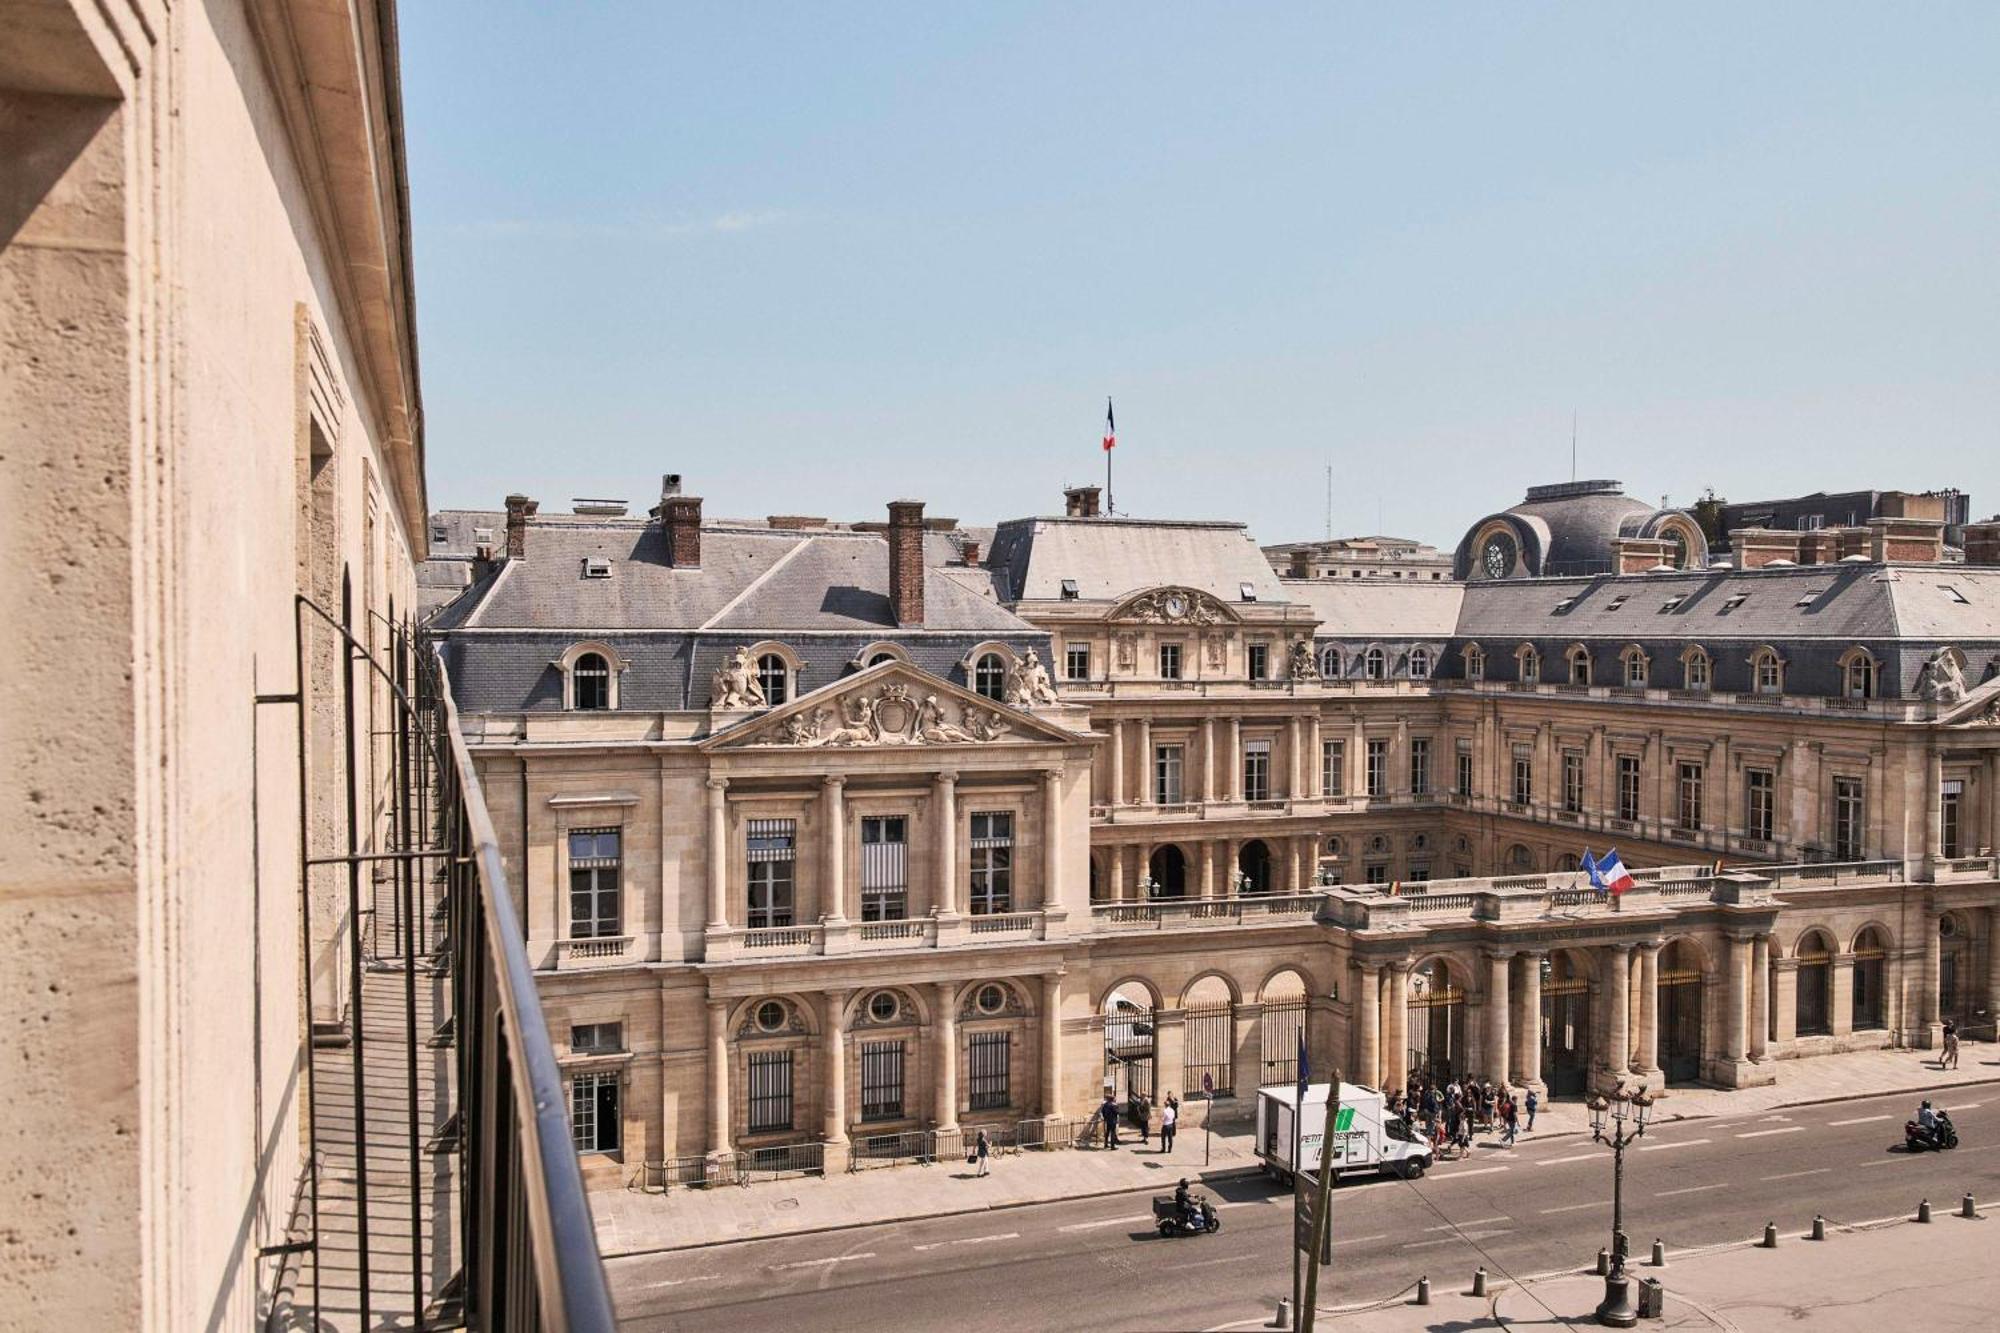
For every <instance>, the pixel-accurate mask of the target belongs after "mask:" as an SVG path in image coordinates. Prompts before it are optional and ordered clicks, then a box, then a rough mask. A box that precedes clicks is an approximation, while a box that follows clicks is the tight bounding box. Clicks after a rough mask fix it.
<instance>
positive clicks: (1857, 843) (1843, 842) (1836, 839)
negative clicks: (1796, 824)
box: [1833, 778, 1867, 861]
mask: <svg viewBox="0 0 2000 1333" xmlns="http://www.w3.org/2000/svg"><path fill="white" fill-rule="evenodd" d="M1861 798H1862V791H1861V779H1860V778H1835V779H1834V780H1833V859H1834V860H1836V861H1859V860H1860V859H1861V858H1862V847H1863V844H1864V843H1865V841H1866V839H1865V838H1864V836H1863V834H1864V831H1865V829H1866V828H1867V825H1866V824H1865V823H1864V822H1863V820H1864V818H1865V813H1864V810H1863V802H1862V799H1861Z"/></svg>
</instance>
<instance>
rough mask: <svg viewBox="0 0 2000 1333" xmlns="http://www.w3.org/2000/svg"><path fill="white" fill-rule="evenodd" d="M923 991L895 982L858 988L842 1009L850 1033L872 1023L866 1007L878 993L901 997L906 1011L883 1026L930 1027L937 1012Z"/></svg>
mask: <svg viewBox="0 0 2000 1333" xmlns="http://www.w3.org/2000/svg"><path fill="white" fill-rule="evenodd" d="M923 990H924V988H923V987H921V986H905V985H900V984H897V983H895V982H890V983H888V984H886V985H881V986H861V987H857V988H856V989H855V992H854V994H852V995H850V996H848V997H847V1003H846V1005H845V1006H843V1008H842V1012H843V1014H844V1015H845V1016H846V1019H847V1028H848V1031H850V1032H851V1031H853V1030H854V1029H855V1028H856V1027H860V1026H865V1025H868V1024H869V1023H871V1022H872V1020H869V1019H868V1016H867V1015H868V1011H867V1008H866V1006H867V1005H868V1003H869V1001H871V1000H872V999H874V997H875V994H876V993H877V992H878V991H892V992H894V993H895V994H896V995H898V996H900V997H901V998H902V1003H903V1005H904V1007H905V1010H906V1012H905V1014H904V1015H902V1016H900V1017H899V1018H897V1019H895V1020H892V1021H891V1022H890V1023H888V1024H883V1025H882V1026H895V1025H896V1024H898V1023H908V1024H910V1025H911V1026H913V1027H928V1026H929V1025H930V1024H931V1022H932V1021H933V1020H934V1019H935V1018H936V1012H935V1008H934V1006H933V1005H932V1003H931V998H930V997H929V996H927V995H925V994H924V993H923Z"/></svg>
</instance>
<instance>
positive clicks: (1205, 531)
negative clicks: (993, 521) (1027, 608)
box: [987, 517, 1287, 604]
mask: <svg viewBox="0 0 2000 1333" xmlns="http://www.w3.org/2000/svg"><path fill="white" fill-rule="evenodd" d="M987 565H988V567H989V568H990V569H991V570H992V577H993V581H994V584H995V587H996V590H997V591H998V593H999V596H1000V598H1001V600H1002V601H1007V602H1032V601H1050V602H1053V601H1059V600H1062V597H1063V582H1064V580H1074V581H1075V583H1076V600H1081V601H1090V602H1115V601H1119V600H1121V599H1123V598H1126V597H1130V596H1132V595H1133V594H1135V593H1138V592H1141V591H1144V590H1145V589H1148V588H1159V587H1168V586H1172V587H1181V588H1191V589H1194V590H1196V591H1198V592H1205V593H1207V594H1209V595H1210V596H1212V597H1215V598H1216V599H1218V600H1219V601H1222V602H1226V603H1231V604H1234V603H1237V602H1240V601H1242V600H1243V585H1245V584H1248V585H1249V586H1250V588H1251V590H1252V592H1253V593H1254V594H1255V596H1256V599H1257V601H1259V602H1283V601H1285V600H1287V593H1286V590H1285V586H1284V584H1283V583H1282V582H1281V581H1280V580H1279V578H1278V575H1277V573H1276V571H1274V570H1273V569H1272V568H1271V562H1270V561H1269V560H1268V559H1267V558H1266V557H1265V555H1264V553H1263V552H1262V551H1261V550H1260V549H1259V548H1258V546H1257V544H1256V542H1255V541H1254V540H1252V538H1251V536H1250V532H1249V529H1248V528H1247V527H1245V525H1243V524H1241V523H1212V522H1181V521H1172V520H1163V519H1133V518H1103V517H1097V518H1022V519H1013V520H1011V521H1009V522H1006V523H1002V524H1001V525H1000V526H999V527H998V528H996V529H995V530H994V533H993V549H992V552H991V555H990V558H989V559H988V561H987Z"/></svg>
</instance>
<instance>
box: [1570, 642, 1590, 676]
mask: <svg viewBox="0 0 2000 1333" xmlns="http://www.w3.org/2000/svg"><path fill="white" fill-rule="evenodd" d="M1564 656H1565V657H1567V658H1568V659H1569V683H1570V684H1572V685H1588V684H1590V649H1588V648H1586V647H1584V646H1583V645H1582V644H1580V643H1573V644H1571V645H1570V646H1569V651H1568V652H1567V653H1565V654H1564Z"/></svg>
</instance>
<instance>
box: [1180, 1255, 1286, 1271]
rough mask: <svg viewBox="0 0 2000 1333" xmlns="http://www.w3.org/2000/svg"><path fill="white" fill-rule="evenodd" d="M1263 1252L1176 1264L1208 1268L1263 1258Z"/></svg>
mask: <svg viewBox="0 0 2000 1333" xmlns="http://www.w3.org/2000/svg"><path fill="white" fill-rule="evenodd" d="M1263 1257H1264V1256H1263V1255H1262V1254H1225V1255H1224V1256H1222V1257H1221V1258H1220V1259H1198V1260H1196V1261H1195V1262H1194V1263H1191V1264H1175V1265H1174V1267H1176V1268H1208V1267H1210V1266H1212V1265H1215V1264H1242V1263H1248V1262H1249V1261H1250V1260H1252V1259H1262V1258H1263Z"/></svg>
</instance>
